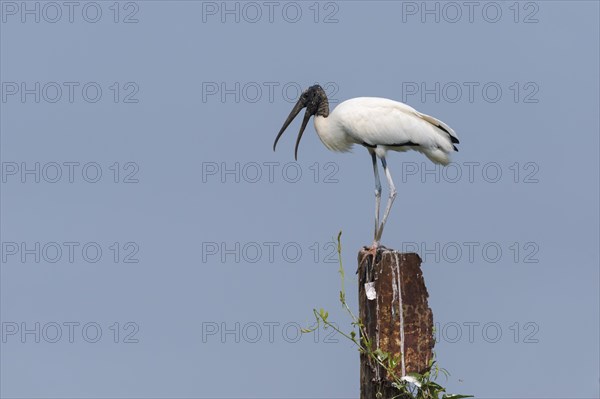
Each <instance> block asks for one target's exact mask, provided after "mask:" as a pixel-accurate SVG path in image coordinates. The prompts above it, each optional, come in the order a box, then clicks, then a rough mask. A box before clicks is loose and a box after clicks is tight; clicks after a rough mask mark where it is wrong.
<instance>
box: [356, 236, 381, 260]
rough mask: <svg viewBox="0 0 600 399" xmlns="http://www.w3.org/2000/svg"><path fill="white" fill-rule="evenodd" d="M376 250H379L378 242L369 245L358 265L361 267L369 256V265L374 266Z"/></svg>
mask: <svg viewBox="0 0 600 399" xmlns="http://www.w3.org/2000/svg"><path fill="white" fill-rule="evenodd" d="M377 249H379V241H373V245H371V246H370V247H369V248H367V250H366V251H365V254H364V255H363V257H362V259H361V260H360V264H361V265H362V264H363V263H364V261H365V260H366V259H368V257H369V256H371V265H373V264H375V259H376V258H377Z"/></svg>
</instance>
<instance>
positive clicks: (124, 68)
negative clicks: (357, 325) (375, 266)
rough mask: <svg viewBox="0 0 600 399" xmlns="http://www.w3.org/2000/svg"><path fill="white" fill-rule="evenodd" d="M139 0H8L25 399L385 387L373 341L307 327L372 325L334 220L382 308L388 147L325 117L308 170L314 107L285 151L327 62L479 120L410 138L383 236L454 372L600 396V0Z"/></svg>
mask: <svg viewBox="0 0 600 399" xmlns="http://www.w3.org/2000/svg"><path fill="white" fill-rule="evenodd" d="M115 4H116V3H114V2H112V1H98V2H96V3H88V2H76V3H74V4H73V5H64V4H63V3H62V2H59V3H45V2H33V1H28V2H24V3H23V2H9V1H2V2H0V9H1V24H0V36H1V38H0V45H1V50H0V56H1V61H0V81H1V82H2V92H1V94H2V99H1V102H0V106H1V115H0V116H1V121H0V128H1V143H0V144H1V146H0V155H1V162H2V176H1V177H2V183H1V195H0V198H1V240H0V241H1V242H2V248H1V249H2V254H1V255H2V263H1V269H0V271H1V295H0V299H1V305H0V310H1V315H0V319H1V322H2V341H1V343H0V345H1V346H0V349H1V352H2V356H1V373H0V377H1V379H0V382H1V384H0V394H1V396H2V397H3V398H58V397H60V398H117V397H118V398H172V397H178V398H357V397H358V396H359V359H358V354H357V352H356V349H355V348H353V347H352V345H351V344H350V343H348V342H346V341H344V340H343V339H342V338H341V337H339V336H337V335H334V334H331V332H330V331H326V332H321V333H320V334H319V335H315V334H310V335H305V336H298V333H299V331H298V328H299V327H300V326H302V327H305V326H309V325H311V324H312V322H313V318H312V309H313V308H320V307H323V308H325V309H327V310H328V311H329V312H330V318H331V319H332V320H334V321H337V322H338V324H339V325H340V326H341V327H342V328H344V329H346V330H349V329H350V326H349V323H348V319H347V317H346V315H345V314H344V313H343V312H342V311H341V307H340V305H339V302H338V291H339V276H338V273H337V264H336V263H335V261H336V257H335V254H334V253H333V246H332V245H331V240H332V238H333V237H334V236H335V235H336V234H337V232H338V231H339V230H342V231H343V237H342V244H343V261H344V265H345V267H346V271H347V274H348V276H349V277H348V281H347V290H348V297H349V301H350V304H351V306H353V307H354V308H355V309H356V307H357V298H356V291H357V282H356V278H355V275H354V270H355V269H356V256H357V252H358V250H359V249H360V247H361V246H362V245H366V244H370V243H371V241H372V223H373V207H374V201H373V199H374V198H373V176H372V170H371V165H370V158H369V156H368V154H367V152H366V151H365V150H364V149H363V148H358V147H357V148H355V150H354V152H353V153H352V154H336V153H332V152H329V151H328V150H327V149H326V148H325V147H324V146H323V145H322V144H321V143H320V141H319V139H318V137H317V136H316V134H315V132H314V127H313V125H312V123H311V124H310V125H309V127H308V129H307V132H306V133H305V136H304V139H303V142H302V143H301V146H300V151H299V161H298V162H297V163H295V162H293V146H294V142H295V137H296V134H297V131H298V128H299V124H300V122H298V121H296V122H295V123H294V124H293V125H292V126H291V127H290V128H289V129H290V130H289V132H287V133H286V134H285V135H284V136H283V138H282V140H281V141H280V143H279V145H278V148H277V152H275V153H274V152H273V151H272V144H273V140H274V138H275V135H276V134H277V132H278V130H279V128H280V127H281V124H282V123H283V121H284V119H285V117H286V116H287V114H288V112H289V111H290V109H291V108H292V106H293V104H294V102H295V100H296V98H297V96H298V89H299V88H305V87H308V86H309V85H312V84H314V83H315V82H319V83H320V84H321V85H322V86H323V87H324V88H325V89H326V91H327V93H328V95H329V97H330V101H331V103H332V106H333V105H335V104H336V103H339V102H341V101H343V100H345V99H349V98H353V97H358V96H380V97H387V98H391V99H396V100H399V101H404V102H407V103H408V104H410V105H412V106H414V107H415V108H417V109H419V110H420V111H422V112H424V113H427V114H430V115H434V116H436V117H438V118H440V119H441V120H443V121H444V122H446V123H448V124H449V125H450V126H452V127H453V128H454V129H455V130H456V132H457V134H458V135H459V137H460V139H461V144H460V146H459V148H460V152H459V153H457V154H455V156H454V161H455V163H454V164H452V165H450V166H449V167H447V168H445V169H442V168H439V167H434V166H433V165H432V164H430V163H429V161H428V160H427V159H426V158H425V157H423V156H421V155H420V154H417V153H404V154H396V153H392V154H390V156H389V157H388V161H389V165H390V168H391V172H392V175H393V177H394V179H395V182H396V186H397V187H398V193H399V194H398V197H397V199H396V203H395V206H394V208H393V210H392V213H391V216H390V219H389V221H388V224H387V227H386V231H385V233H384V236H383V244H384V245H386V246H388V247H392V248H396V249H399V250H406V251H416V252H419V253H420V254H421V256H422V258H423V260H424V262H423V266H422V267H423V270H424V275H425V281H426V284H427V287H428V289H429V294H430V302H429V303H430V306H431V307H432V309H433V313H434V319H435V322H436V326H437V330H438V336H437V339H438V342H437V344H436V347H435V351H436V354H437V357H438V361H439V364H440V365H441V366H442V367H444V368H446V369H447V370H448V371H449V372H450V373H451V376H450V378H449V379H448V381H444V380H443V379H442V380H441V383H442V384H443V385H446V386H447V387H448V390H449V392H456V393H468V394H473V395H475V396H476V397H477V398H565V397H568V398H596V397H598V396H599V394H600V393H599V376H600V370H599V369H600V366H599V356H600V354H599V314H600V309H599V250H598V242H599V206H598V204H599V119H598V109H599V105H600V104H599V78H598V71H599V4H598V2H596V1H539V2H518V3H517V2H512V1H510V2H497V3H494V2H492V3H489V2H473V3H469V5H465V4H464V3H463V2H451V3H444V2H427V3H426V4H425V3H423V2H420V1H419V2H406V1H405V2H367V1H347V2H346V1H343V2H337V1H334V2H321V3H315V2H297V3H293V2H273V3H269V2H257V3H236V2H228V3H226V4H225V3H222V2H201V1H175V2H167V1H137V2H120V3H118V4H116V5H115ZM25 8H26V9H25ZM27 10H33V11H32V12H31V13H28V12H27ZM228 10H229V11H228ZM36 18H38V19H39V22H36ZM28 171H29V172H28ZM99 173H100V174H99ZM384 187H386V188H387V185H386V184H385V183H384ZM386 195H387V191H384V199H385V198H386ZM100 334H101V335H100ZM36 341H39V342H36Z"/></svg>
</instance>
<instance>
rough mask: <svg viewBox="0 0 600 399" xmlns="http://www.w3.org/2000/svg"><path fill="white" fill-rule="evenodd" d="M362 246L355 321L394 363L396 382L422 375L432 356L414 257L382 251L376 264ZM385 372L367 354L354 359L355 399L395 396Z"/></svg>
mask: <svg viewBox="0 0 600 399" xmlns="http://www.w3.org/2000/svg"><path fill="white" fill-rule="evenodd" d="M372 258H373V256H372V255H371V254H369V252H367V248H366V247H364V248H363V249H362V250H361V251H360V252H359V254H358V262H359V265H358V276H359V278H358V281H359V284H358V298H359V299H358V306H359V318H360V320H361V321H362V323H363V324H364V326H365V331H366V334H367V336H368V337H369V339H370V340H371V342H372V345H373V347H372V349H373V350H375V349H377V348H379V349H381V350H382V351H384V352H387V353H390V354H392V355H393V356H394V357H397V359H399V362H398V365H397V366H396V368H395V369H394V371H393V372H394V374H395V375H396V376H397V377H402V376H405V375H406V374H408V373H413V372H417V373H423V372H425V371H426V370H427V368H428V367H429V362H430V360H431V359H432V357H433V345H434V338H433V314H432V312H431V309H430V308H429V305H428V304H427V298H428V296H429V295H428V293H427V288H426V287H425V281H424V279H423V273H422V272H421V258H420V257H419V255H418V254H416V253H400V252H397V251H394V250H391V249H387V248H385V247H380V248H379V249H378V251H377V255H376V259H375V260H373V259H372ZM392 382H393V379H392V378H391V376H389V375H387V372H386V371H385V369H383V368H382V367H381V366H379V365H377V364H376V363H375V362H373V361H372V359H370V358H369V357H368V356H367V355H365V354H361V355H360V397H361V399H375V398H383V399H387V398H392V397H395V396H398V395H399V394H400V391H398V390H397V389H396V388H394V387H393V386H392Z"/></svg>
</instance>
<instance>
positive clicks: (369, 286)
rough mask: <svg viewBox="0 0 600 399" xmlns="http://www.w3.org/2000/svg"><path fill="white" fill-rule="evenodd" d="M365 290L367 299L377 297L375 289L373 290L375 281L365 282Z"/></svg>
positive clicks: (370, 299)
mask: <svg viewBox="0 0 600 399" xmlns="http://www.w3.org/2000/svg"><path fill="white" fill-rule="evenodd" d="M365 292H366V294H367V299H368V300H369V301H372V300H373V299H375V298H377V291H375V283H373V282H371V283H366V284H365Z"/></svg>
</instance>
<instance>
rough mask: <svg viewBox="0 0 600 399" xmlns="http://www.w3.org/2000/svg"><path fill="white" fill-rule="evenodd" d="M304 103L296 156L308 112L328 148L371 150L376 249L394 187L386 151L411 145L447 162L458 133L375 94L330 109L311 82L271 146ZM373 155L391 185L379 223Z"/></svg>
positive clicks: (398, 103)
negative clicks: (361, 148) (304, 109)
mask: <svg viewBox="0 0 600 399" xmlns="http://www.w3.org/2000/svg"><path fill="white" fill-rule="evenodd" d="M303 108H306V113H305V114H304V118H303V120H302V125H301V127H300V132H299V133H298V138H297V139H296V147H295V150H294V154H295V156H296V159H297V156H298V145H299V144H300V139H301V138H302V134H303V132H304V129H305V127H306V123H307V122H308V120H309V118H310V117H311V116H312V115H314V116H315V122H314V123H315V130H316V131H317V134H318V136H319V138H320V139H321V141H322V142H323V144H324V145H325V146H326V147H327V148H328V149H330V150H332V151H342V152H344V151H350V149H351V148H352V146H353V145H354V144H360V145H363V146H365V147H366V148H367V150H368V152H369V154H370V155H371V163H372V165H373V173H374V176H375V229H374V241H373V246H372V247H371V251H376V248H377V246H378V245H379V242H380V240H381V235H382V234H383V228H384V227H385V223H386V221H387V218H388V216H389V214H390V210H391V208H392V204H393V202H394V198H396V187H395V185H394V181H393V180H392V175H391V173H390V169H389V167H388V164H387V161H386V152H387V151H389V150H393V151H407V150H415V151H419V152H422V153H423V154H425V155H426V156H427V157H428V158H429V159H430V160H432V161H433V162H435V163H440V164H443V165H447V164H448V163H449V162H450V157H449V154H450V153H451V152H453V151H458V149H457V148H456V147H455V146H454V144H458V137H456V133H454V130H452V129H451V128H450V126H448V125H446V124H445V123H443V122H442V121H440V120H438V119H436V118H434V117H432V116H429V115H425V114H422V113H420V112H419V111H417V110H415V109H414V108H412V107H410V106H408V105H406V104H403V103H401V102H398V101H393V100H388V99H386V98H378V97H358V98H353V99H351V100H347V101H344V102H343V103H341V104H340V105H338V106H337V107H336V108H335V109H334V110H333V111H332V112H329V102H328V100H327V95H326V94H325V90H323V88H322V87H321V86H319V85H314V86H311V87H309V88H308V89H307V90H305V91H303V92H302V94H301V95H300V98H299V99H298V102H297V103H296V105H295V106H294V108H293V109H292V111H291V112H290V114H289V116H288V117H287V119H286V121H285V122H284V124H283V127H282V128H281V129H280V130H279V133H278V134H277V137H276V138H275V142H274V143H273V150H275V147H276V146H277V141H278V140H279V138H280V137H281V135H282V134H283V132H284V131H285V129H286V128H287V127H288V126H289V124H290V123H291V122H292V120H293V119H294V118H295V117H296V116H297V115H298V113H299V112H300V111H301V110H302V109H303ZM377 158H379V159H380V160H381V165H382V167H383V170H384V172H385V178H386V180H387V182H388V185H389V188H390V192H389V198H388V202H387V205H386V207H385V211H384V213H383V218H382V219H381V223H379V221H380V219H379V213H380V212H379V210H380V204H381V201H380V200H381V181H380V178H379V171H378V168H377ZM373 256H375V252H373Z"/></svg>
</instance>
